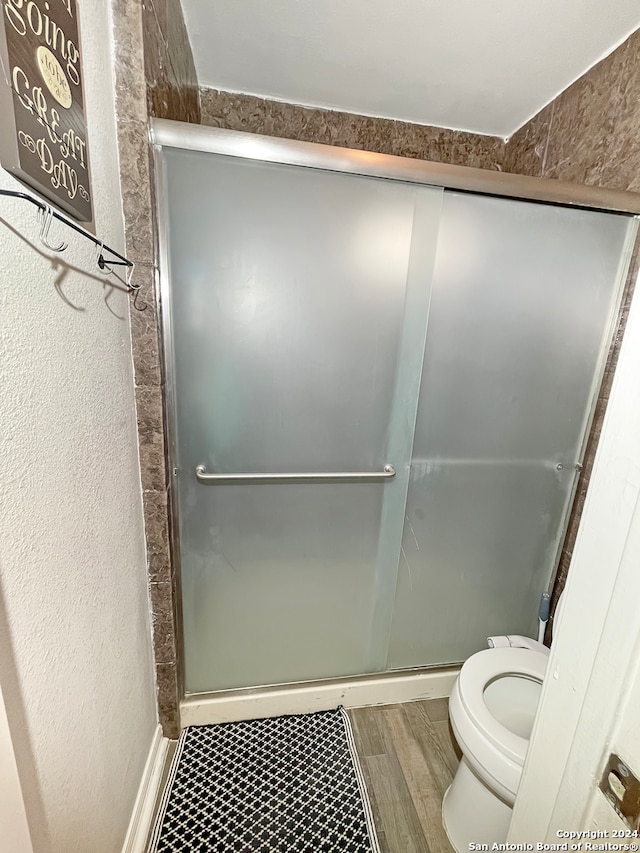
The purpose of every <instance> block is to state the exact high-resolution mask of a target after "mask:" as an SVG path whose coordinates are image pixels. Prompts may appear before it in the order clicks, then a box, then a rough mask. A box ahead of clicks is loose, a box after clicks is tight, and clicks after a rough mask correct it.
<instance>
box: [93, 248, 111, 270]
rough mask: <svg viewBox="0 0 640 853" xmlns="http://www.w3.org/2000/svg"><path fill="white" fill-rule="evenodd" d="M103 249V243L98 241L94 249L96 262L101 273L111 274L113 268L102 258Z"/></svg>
mask: <svg viewBox="0 0 640 853" xmlns="http://www.w3.org/2000/svg"><path fill="white" fill-rule="evenodd" d="M103 249H104V243H103V242H100V243H98V247H97V249H96V264H97V265H98V269H99V270H100V272H101V273H102V274H103V275H112V274H113V270H112V269H111V268H110V267H109V266H108V265H107V262H106V261H105V259H104V255H103V254H102V250H103Z"/></svg>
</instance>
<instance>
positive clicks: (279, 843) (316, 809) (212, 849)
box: [150, 708, 380, 853]
mask: <svg viewBox="0 0 640 853" xmlns="http://www.w3.org/2000/svg"><path fill="white" fill-rule="evenodd" d="M379 851H380V848H379V847H378V841H377V838H376V833H375V828H374V825H373V818H372V815H371V807H370V805H369V800H368V797H367V792H366V788H365V785H364V780H363V778H362V772H361V770H360V765H359V762H358V756H357V754H356V750H355V744H354V741H353V735H352V732H351V726H350V723H349V718H348V716H347V714H346V712H345V711H344V710H342V709H341V708H340V709H338V710H337V711H321V712H320V713H317V714H301V715H298V716H291V717H272V718H270V719H267V720H250V721H249V722H239V723H221V724H218V725H214V726H191V727H189V728H187V729H185V730H184V731H183V732H182V735H181V737H180V740H179V741H178V747H177V750H176V755H175V757H174V759H173V764H172V766H171V772H170V775H169V781H168V782H167V788H166V791H165V794H164V798H163V801H162V804H161V807H160V812H159V814H158V818H157V821H156V826H155V829H154V833H153V838H152V843H151V847H150V853H379Z"/></svg>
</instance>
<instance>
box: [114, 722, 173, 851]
mask: <svg viewBox="0 0 640 853" xmlns="http://www.w3.org/2000/svg"><path fill="white" fill-rule="evenodd" d="M168 749H169V741H168V740H167V738H165V737H163V736H162V728H161V727H160V726H159V725H158V726H157V727H156V730H155V732H154V734H153V740H152V741H151V747H150V749H149V755H148V757H147V762H146V764H145V766H144V771H143V773H142V779H141V781H140V787H139V789H138V795H137V797H136V802H135V805H134V807H133V812H132V814H131V821H130V822H129V829H128V830H127V835H126V838H125V841H124V846H123V848H122V853H145V848H146V843H147V838H148V836H149V831H150V829H151V821H152V820H153V815H154V810H155V804H156V800H157V797H158V793H159V789H160V785H161V784H162V777H163V774H164V768H165V763H166V758H167V751H168Z"/></svg>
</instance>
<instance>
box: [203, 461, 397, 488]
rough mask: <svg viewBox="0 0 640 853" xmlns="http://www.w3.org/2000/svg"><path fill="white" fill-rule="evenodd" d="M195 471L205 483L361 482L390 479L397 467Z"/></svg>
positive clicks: (204, 469) (204, 468) (394, 474)
mask: <svg viewBox="0 0 640 853" xmlns="http://www.w3.org/2000/svg"><path fill="white" fill-rule="evenodd" d="M195 473H196V478H197V479H198V482H200V483H204V484H205V485H207V484H213V483H215V484H224V483H282V482H286V483H296V482H313V483H332V482H334V481H335V480H348V481H349V482H352V483H361V482H368V481H371V480H390V479H391V478H392V477H395V476H396V469H395V468H394V467H393V465H385V466H384V468H383V469H382V471H329V472H326V473H325V472H313V473H306V474H297V473H292V474H207V469H206V467H205V466H204V465H198V466H197V468H196V472H195Z"/></svg>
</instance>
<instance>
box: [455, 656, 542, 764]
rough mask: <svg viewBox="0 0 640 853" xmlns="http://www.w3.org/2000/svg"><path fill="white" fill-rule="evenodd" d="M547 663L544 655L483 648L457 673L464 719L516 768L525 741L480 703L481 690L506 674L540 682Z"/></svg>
mask: <svg viewBox="0 0 640 853" xmlns="http://www.w3.org/2000/svg"><path fill="white" fill-rule="evenodd" d="M547 661H548V658H547V657H546V656H545V655H543V654H541V653H540V652H535V651H531V650H530V649H517V648H503V649H485V650H484V651H481V652H478V653H477V654H475V655H472V656H471V657H470V658H469V660H467V661H466V663H465V664H464V666H463V667H462V669H461V671H460V676H459V685H458V687H459V691H460V700H461V703H462V705H463V707H464V709H465V711H466V712H467V714H468V716H469V717H470V719H471V720H472V721H473V723H474V724H475V725H476V726H477V728H478V729H479V730H480V732H481V733H482V734H483V735H484V737H486V738H487V740H488V741H490V742H491V743H492V744H493V746H494V747H495V748H496V749H498V750H499V751H500V752H501V753H503V754H504V755H506V756H507V757H508V758H509V759H510V760H511V761H514V762H516V763H517V764H519V765H520V766H522V764H523V763H524V758H525V755H526V753H527V749H528V747H529V740H528V739H527V738H523V737H520V736H519V735H517V734H515V733H514V732H512V731H511V730H510V729H508V728H507V727H506V726H503V725H502V723H500V722H498V720H496V718H495V717H494V716H493V714H492V713H491V712H490V711H489V709H488V708H487V706H486V704H485V702H484V698H483V694H484V690H485V688H486V686H487V685H488V684H489V682H490V681H493V680H494V679H495V678H500V677H505V676H509V675H513V676H516V677H517V676H523V677H525V678H527V677H528V678H531V679H533V680H534V681H538V682H540V683H541V682H542V680H543V678H544V673H545V669H546V666H547Z"/></svg>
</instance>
